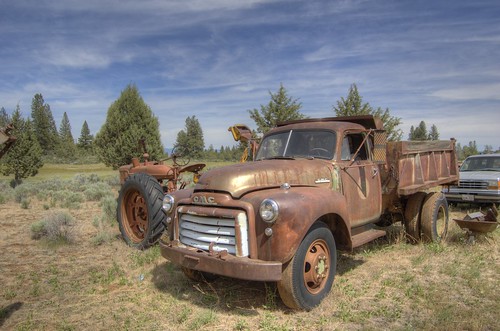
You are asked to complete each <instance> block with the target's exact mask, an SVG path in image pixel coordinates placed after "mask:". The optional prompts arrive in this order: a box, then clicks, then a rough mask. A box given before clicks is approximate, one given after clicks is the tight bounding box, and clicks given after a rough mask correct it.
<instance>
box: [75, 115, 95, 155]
mask: <svg viewBox="0 0 500 331" xmlns="http://www.w3.org/2000/svg"><path fill="white" fill-rule="evenodd" d="M93 140H94V136H92V135H91V134H90V130H89V125H88V124H87V121H84V122H83V125H82V130H81V132H80V138H78V147H79V148H81V149H83V150H86V151H88V150H90V149H91V148H92V141H93Z"/></svg>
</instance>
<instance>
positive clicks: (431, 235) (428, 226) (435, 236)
mask: <svg viewBox="0 0 500 331" xmlns="http://www.w3.org/2000/svg"><path fill="white" fill-rule="evenodd" d="M448 220H449V211H448V202H447V201H446V197H445V196H444V194H443V193H440V192H432V193H429V194H427V196H426V197H425V200H424V204H423V205H422V215H421V224H422V239H423V240H424V241H425V242H436V243H438V242H440V241H441V240H443V239H444V238H446V234H447V233H448Z"/></svg>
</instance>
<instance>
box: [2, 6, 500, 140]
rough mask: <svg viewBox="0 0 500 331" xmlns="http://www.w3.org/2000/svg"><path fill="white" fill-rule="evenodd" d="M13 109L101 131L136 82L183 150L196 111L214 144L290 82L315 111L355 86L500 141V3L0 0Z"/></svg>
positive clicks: (381, 100) (407, 112)
mask: <svg viewBox="0 0 500 331" xmlns="http://www.w3.org/2000/svg"><path fill="white" fill-rule="evenodd" d="M0 6H1V7H0V8H1V11H0V73H1V74H0V106H3V107H4V108H6V109H7V111H8V112H12V110H13V109H14V108H15V107H16V105H17V104H19V105H20V107H21V110H22V112H23V114H24V115H25V116H29V115H30V113H31V99H32V98H33V96H34V94H35V93H41V94H42V95H43V97H44V99H45V101H46V102H47V103H48V104H50V106H51V110H52V112H53V115H54V118H55V120H56V123H57V125H59V124H60V123H61V120H62V116H63V113H64V112H67V114H68V116H69V120H70V123H71V126H72V131H73V136H74V137H75V138H78V137H79V135H80V130H81V127H82V124H83V121H84V120H86V121H87V123H88V124H89V127H90V130H91V132H92V133H93V134H95V133H96V132H97V131H98V130H99V129H100V127H101V125H102V124H103V123H104V121H105V118H106V113H107V110H108V108H109V106H110V105H111V103H112V102H113V101H115V100H116V99H117V98H118V97H119V96H120V93H121V91H122V90H123V89H124V88H125V87H126V86H127V85H128V84H130V83H133V84H135V85H136V86H137V87H138V89H139V91H140V92H141V95H142V97H143V98H144V100H145V102H146V103H147V104H148V105H149V106H150V107H151V109H152V110H153V112H154V113H155V115H156V116H157V117H158V118H159V121H160V130H161V136H162V142H163V144H164V146H165V147H171V146H172V145H173V144H174V142H175V139H176V136H177V133H178V132H179V131H180V130H182V129H183V128H184V126H185V119H186V117H188V116H192V115H195V116H196V118H197V119H198V120H199V122H200V124H201V126H202V129H203V133H204V138H205V145H206V147H208V146H209V145H211V144H212V145H213V146H214V147H215V148H219V147H220V146H221V145H224V146H228V145H233V143H234V142H233V141H232V137H231V135H230V133H229V132H227V128H228V127H229V126H230V125H232V124H236V123H245V124H247V125H249V126H250V127H252V128H254V127H255V125H254V123H253V121H252V120H251V119H250V117H249V113H248V110H249V109H254V108H260V105H264V104H267V103H268V102H269V100H270V96H269V91H271V92H273V93H274V92H276V91H277V90H278V89H279V86H280V84H281V83H282V84H283V85H284V87H285V88H286V89H287V91H288V93H289V95H290V96H291V97H293V98H298V99H299V101H300V102H301V103H302V110H301V112H302V113H304V114H305V115H307V116H310V117H329V116H333V115H334V112H333V110H332V106H334V105H336V103H337V101H338V100H339V99H340V98H341V97H345V96H346V95H347V93H348V89H349V86H350V85H351V84H353V83H355V84H356V85H357V86H358V90H359V92H360V94H361V96H362V97H363V101H365V102H369V103H370V105H371V106H373V107H375V108H377V107H382V108H384V109H385V108H389V109H390V111H391V114H392V115H393V116H398V117H400V118H402V121H403V124H402V126H401V129H402V130H403V131H404V138H405V139H406V138H407V137H408V133H409V129H410V126H412V125H413V126H417V125H418V124H419V123H420V121H422V120H423V121H425V122H426V124H427V126H428V127H429V128H430V126H431V125H432V124H435V125H436V126H437V127H438V130H439V132H440V134H441V138H442V139H448V138H451V137H455V138H457V139H458V141H459V142H460V143H461V144H462V145H466V144H468V142H469V141H472V140H475V141H476V142H477V144H478V147H479V148H480V149H482V148H483V147H484V145H486V144H488V145H492V146H493V147H494V148H498V147H500V140H499V139H498V135H499V132H500V2H499V1H498V0H476V1H469V0H466V1H464V0H455V1H439V0H436V1H396V0H395V1H390V0H379V1H356V0H353V1H343V0H339V1H337V0H332V1H327V0H322V1H314V0H310V1H294V0H287V1H279V0H250V1H237V0H234V1H230V0H213V1H209V0H176V1H160V0H146V1H137V0H135V1H128V0H125V1H123V0H120V1H119V0H115V1H105V0H86V1H81V0H78V1H73V0H51V1H45V0H39V1H24V0H10V1H9V0H0Z"/></svg>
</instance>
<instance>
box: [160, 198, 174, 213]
mask: <svg viewBox="0 0 500 331" xmlns="http://www.w3.org/2000/svg"><path fill="white" fill-rule="evenodd" d="M174 202H175V199H174V197H173V196H171V195H170V194H166V195H165V196H164V197H163V206H162V208H163V211H164V212H166V213H170V212H171V211H172V209H173V208H174Z"/></svg>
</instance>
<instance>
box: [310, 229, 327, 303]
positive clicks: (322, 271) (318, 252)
mask: <svg viewBox="0 0 500 331" xmlns="http://www.w3.org/2000/svg"><path fill="white" fill-rule="evenodd" d="M329 273H330V250H329V249H328V245H327V244H326V242H325V241H324V240H322V239H318V240H315V241H314V242H313V243H312V244H311V245H310V246H309V249H308V250H307V254H306V256H305V260H304V285H305V286H306V289H307V290H308V291H309V292H310V293H311V294H317V293H319V292H321V291H322V290H323V288H324V287H325V284H326V283H327V279H328V275H329Z"/></svg>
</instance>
